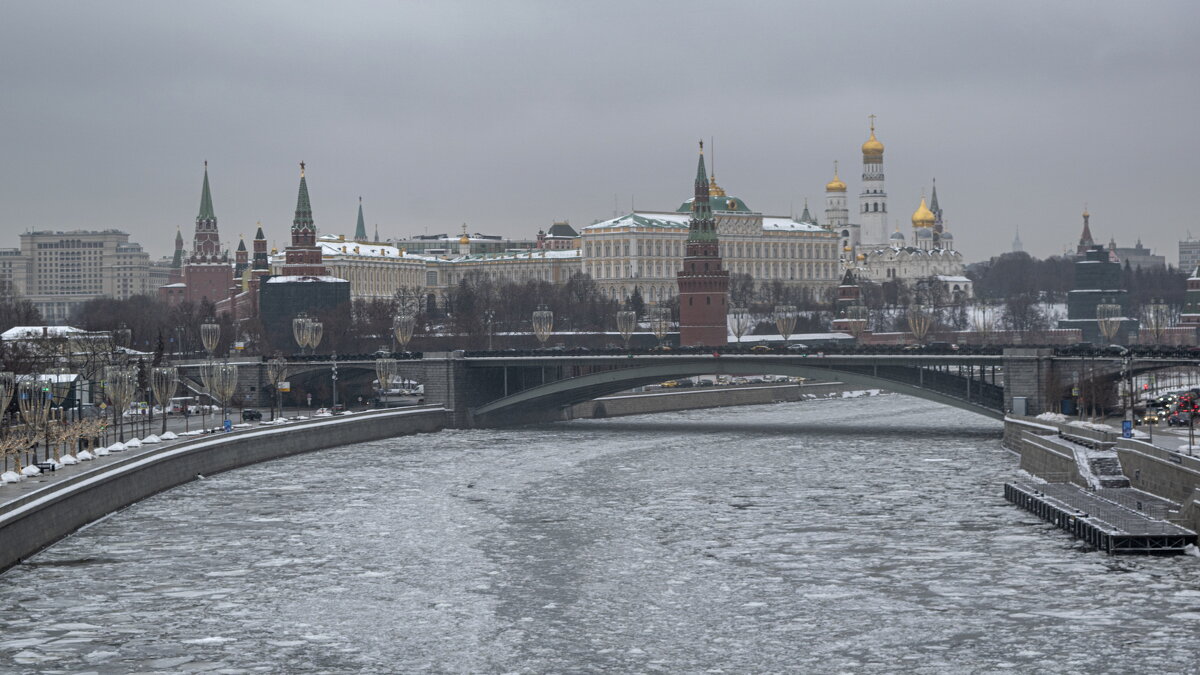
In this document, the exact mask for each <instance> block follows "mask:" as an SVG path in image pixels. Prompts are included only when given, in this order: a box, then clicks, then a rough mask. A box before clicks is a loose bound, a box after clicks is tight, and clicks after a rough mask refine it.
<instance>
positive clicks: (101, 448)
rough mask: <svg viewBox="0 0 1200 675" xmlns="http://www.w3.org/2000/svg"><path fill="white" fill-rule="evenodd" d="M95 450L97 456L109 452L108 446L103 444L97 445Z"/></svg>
mask: <svg viewBox="0 0 1200 675" xmlns="http://www.w3.org/2000/svg"><path fill="white" fill-rule="evenodd" d="M93 452H95V454H96V456H97V457H103V456H105V455H107V454H108V448H106V447H104V446H103V445H101V446H99V447H97V448H96V449H95V450H94V451H93Z"/></svg>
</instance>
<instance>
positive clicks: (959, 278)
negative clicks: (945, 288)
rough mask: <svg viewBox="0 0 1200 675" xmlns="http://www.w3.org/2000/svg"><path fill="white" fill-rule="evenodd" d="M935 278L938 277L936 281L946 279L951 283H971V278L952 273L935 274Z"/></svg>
mask: <svg viewBox="0 0 1200 675" xmlns="http://www.w3.org/2000/svg"><path fill="white" fill-rule="evenodd" d="M937 279H938V281H947V282H950V283H952V284H969V283H971V280H970V279H968V278H967V277H962V276H953V275H946V274H939V275H937Z"/></svg>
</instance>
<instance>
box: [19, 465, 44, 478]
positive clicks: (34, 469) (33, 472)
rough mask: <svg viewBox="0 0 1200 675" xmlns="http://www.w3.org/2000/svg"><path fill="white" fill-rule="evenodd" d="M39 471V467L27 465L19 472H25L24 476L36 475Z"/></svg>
mask: <svg viewBox="0 0 1200 675" xmlns="http://www.w3.org/2000/svg"><path fill="white" fill-rule="evenodd" d="M41 472H42V470H41V469H39V468H37V467H36V466H32V465H30V466H27V467H25V468H24V469H21V473H23V474H25V475H26V476H36V475H38V474H39V473H41Z"/></svg>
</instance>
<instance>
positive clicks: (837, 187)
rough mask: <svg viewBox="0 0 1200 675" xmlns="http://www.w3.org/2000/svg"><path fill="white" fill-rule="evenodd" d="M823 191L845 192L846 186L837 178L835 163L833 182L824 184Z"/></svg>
mask: <svg viewBox="0 0 1200 675" xmlns="http://www.w3.org/2000/svg"><path fill="white" fill-rule="evenodd" d="M825 191H826V192H845V191H846V184H845V183H843V182H842V179H841V178H838V170H837V162H834V163H833V180H831V181H829V182H828V183H826V184H825Z"/></svg>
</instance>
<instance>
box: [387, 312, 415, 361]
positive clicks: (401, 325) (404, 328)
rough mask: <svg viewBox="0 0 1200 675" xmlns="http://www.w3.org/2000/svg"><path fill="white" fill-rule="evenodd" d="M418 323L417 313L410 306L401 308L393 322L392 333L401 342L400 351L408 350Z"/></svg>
mask: <svg viewBox="0 0 1200 675" xmlns="http://www.w3.org/2000/svg"><path fill="white" fill-rule="evenodd" d="M416 325H417V315H416V314H414V313H413V312H412V310H410V309H408V308H401V309H400V313H399V314H397V315H396V318H395V320H394V321H393V322H392V333H393V334H394V335H395V336H396V342H397V343H399V344H400V351H402V352H405V353H407V352H408V343H409V341H410V340H412V336H413V329H414V328H416Z"/></svg>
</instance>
